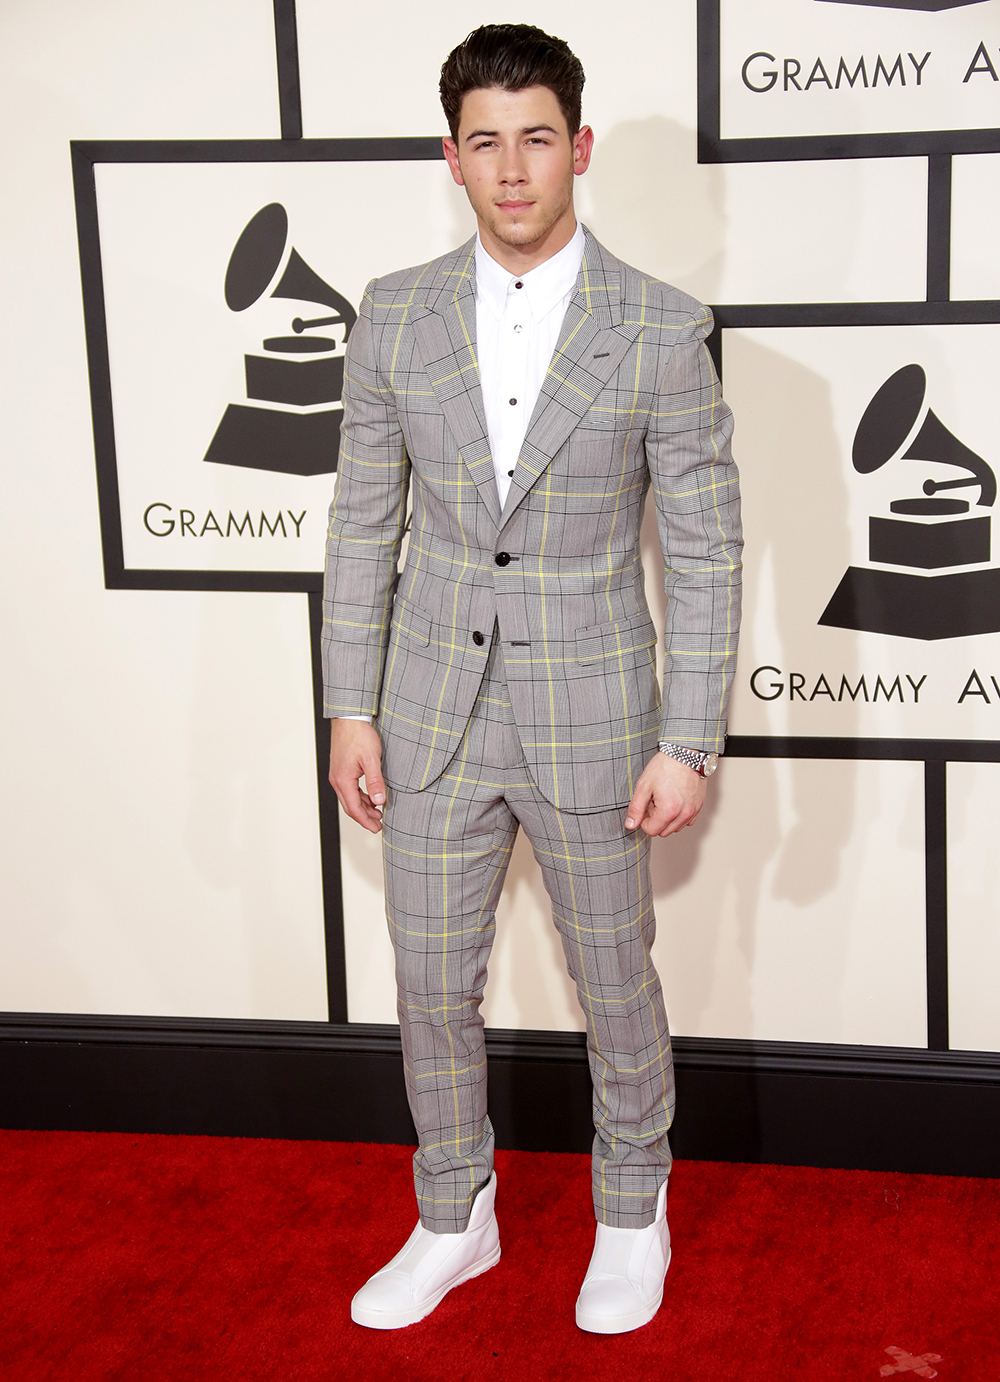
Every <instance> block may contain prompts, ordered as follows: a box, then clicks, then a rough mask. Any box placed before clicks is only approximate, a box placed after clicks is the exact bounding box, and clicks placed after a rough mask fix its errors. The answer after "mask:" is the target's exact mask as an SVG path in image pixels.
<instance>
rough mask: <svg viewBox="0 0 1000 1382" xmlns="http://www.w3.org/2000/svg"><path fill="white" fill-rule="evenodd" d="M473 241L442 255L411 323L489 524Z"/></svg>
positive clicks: (496, 509)
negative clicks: (433, 287)
mask: <svg viewBox="0 0 1000 1382" xmlns="http://www.w3.org/2000/svg"><path fill="white" fill-rule="evenodd" d="M475 253H476V242H475V240H471V241H469V243H468V244H466V245H463V246H462V248H461V249H459V250H456V251H455V253H454V254H452V255H448V256H447V258H446V259H445V260H444V261H443V262H442V264H441V267H440V269H439V271H438V280H439V283H440V289H439V291H438V293H437V295H436V296H434V295H431V296H429V297H428V300H427V306H426V308H424V309H421V308H418V307H415V308H414V309H413V310H412V316H411V319H412V321H413V330H414V333H415V334H416V338H417V344H418V345H419V348H420V357H421V359H422V361H423V364H424V368H425V369H426V371H427V375H428V378H429V379H430V382H431V387H432V388H433V390H434V393H435V396H436V397H437V400H438V403H439V404H440V405H441V411H442V412H443V413H444V416H445V419H446V421H447V423H448V426H449V427H450V428H451V431H452V435H453V436H454V438H455V441H456V442H457V444H458V449H459V453H460V455H461V458H462V461H463V462H464V464H465V467H466V469H467V470H468V472H469V474H470V475H471V476H472V479H473V481H474V482H475V485H476V488H477V489H478V490H479V493H480V495H481V497H482V500H483V503H484V504H485V505H486V507H487V510H488V511H489V514H490V517H491V518H492V519H493V521H494V523H496V524H499V522H500V499H499V496H498V495H497V482H496V474H495V473H494V469H493V456H492V452H491V450H490V442H489V436H488V433H487V428H486V411H485V409H484V407H483V390H482V384H481V382H480V378H479V361H478V358H477V355H476V296H475V264H476V259H475Z"/></svg>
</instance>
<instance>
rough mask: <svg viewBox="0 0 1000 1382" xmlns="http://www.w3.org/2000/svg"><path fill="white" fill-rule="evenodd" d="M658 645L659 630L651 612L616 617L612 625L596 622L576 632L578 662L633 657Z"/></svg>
mask: <svg viewBox="0 0 1000 1382" xmlns="http://www.w3.org/2000/svg"><path fill="white" fill-rule="evenodd" d="M655 645H656V629H655V628H654V627H653V621H652V619H650V617H649V615H648V614H637V615H634V616H633V617H632V618H631V619H614V620H612V621H611V622H610V623H608V624H592V625H591V626H590V627H589V628H586V629H577V631H576V656H577V661H578V662H596V661H598V659H600V658H604V657H618V656H619V655H621V656H623V657H624V656H633V655H634V654H635V653H637V652H642V651H645V650H646V649H648V648H652V647H655Z"/></svg>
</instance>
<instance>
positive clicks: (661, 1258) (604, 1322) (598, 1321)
mask: <svg viewBox="0 0 1000 1382" xmlns="http://www.w3.org/2000/svg"><path fill="white" fill-rule="evenodd" d="M669 1266H670V1230H669V1229H668V1228H667V1183H666V1181H664V1182H663V1184H662V1185H661V1186H660V1193H659V1194H658V1195H657V1197H656V1218H655V1219H654V1220H653V1222H652V1223H651V1224H650V1225H649V1227H648V1228H609V1227H608V1225H607V1224H601V1223H599V1224H598V1225H597V1240H596V1242H595V1243H594V1254H593V1256H592V1257H591V1259H590V1266H589V1267H588V1268H587V1275H586V1276H585V1277H584V1279H583V1286H582V1287H581V1288H580V1295H579V1297H578V1298H577V1302H576V1322H577V1325H578V1326H579V1327H580V1328H581V1329H586V1330H587V1331H588V1332H589V1333H591V1334H627V1333H628V1332H629V1330H632V1329H640V1328H641V1327H642V1326H643V1325H644V1324H648V1323H649V1321H650V1320H651V1319H652V1318H653V1316H654V1315H655V1314H656V1312H657V1310H659V1308H660V1301H661V1300H662V1299H663V1278H664V1277H665V1276H666V1274H667V1268H668V1267H669Z"/></svg>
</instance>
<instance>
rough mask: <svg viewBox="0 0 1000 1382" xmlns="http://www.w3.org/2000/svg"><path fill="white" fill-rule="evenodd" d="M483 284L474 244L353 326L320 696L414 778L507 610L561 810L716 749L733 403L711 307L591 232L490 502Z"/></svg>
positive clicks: (721, 725)
mask: <svg viewBox="0 0 1000 1382" xmlns="http://www.w3.org/2000/svg"><path fill="white" fill-rule="evenodd" d="M474 278H475V241H474V240H472V241H470V242H469V243H468V244H466V245H463V246H462V248H461V249H459V250H456V251H454V252H453V253H451V254H447V255H445V256H444V257H443V258H441V259H436V260H434V261H432V262H431V263H430V264H424V265H422V266H420V267H418V268H414V269H406V270H403V271H402V272H400V273H395V274H389V275H388V276H387V277H385V278H381V279H376V280H375V281H374V282H372V283H371V284H370V285H369V286H368V289H367V290H366V292H365V296H364V301H363V303H362V305H361V311H360V315H359V317H358V321H357V324H356V326H355V327H354V329H353V331H352V332H351V337H350V341H349V343H348V349H347V364H346V370H345V380H344V394H343V397H344V420H343V427H342V431H341V447H340V462H339V474H338V476H337V483H336V488H335V491H334V498H333V503H332V505H331V507H330V525H329V533H328V542H327V564H326V583H325V594H324V627H323V640H324V671H325V686H326V700H325V710H326V714H327V715H330V716H333V715H360V714H365V713H370V714H372V715H375V716H376V717H377V724H378V728H379V731H380V733H381V735H382V740H383V747H384V759H383V770H384V773H385V778H386V781H387V782H388V783H389V784H390V786H392V787H395V788H397V789H400V790H404V791H420V790H421V789H423V788H425V787H427V786H429V785H430V784H431V783H432V782H434V781H435V780H436V779H437V778H438V777H439V776H440V775H441V773H442V772H443V771H444V769H445V768H446V766H447V765H448V762H449V760H450V759H451V758H452V756H453V755H454V753H455V750H456V749H457V747H458V745H459V744H460V742H461V740H462V735H463V733H464V730H465V727H466V724H467V723H468V720H469V716H470V714H471V712H472V707H473V704H474V702H475V699H476V695H477V692H478V690H479V687H480V683H481V681H482V676H483V671H484V668H485V666H486V658H487V654H488V652H489V649H490V641H491V635H492V632H493V628H494V621H496V625H497V627H498V629H499V634H498V636H499V638H500V640H501V642H502V651H503V668H504V673H505V676H506V680H507V685H508V688H509V692H510V699H511V705H512V707H513V712H514V717H515V719H516V721H517V726H518V730H519V732H520V736H521V743H522V745H523V748H524V753H525V758H526V760H527V763H528V767H529V770H530V772H531V775H532V777H533V779H534V781H535V782H536V784H537V785H538V787H539V789H540V790H541V792H542V793H543V794H544V796H545V797H546V798H547V799H548V800H549V801H551V802H552V803H553V804H554V805H555V806H558V807H562V808H564V809H566V810H570V811H591V810H598V809H601V808H605V807H608V806H613V805H618V804H624V803H626V802H627V801H628V800H629V798H630V797H631V795H632V791H633V788H634V786H635V782H636V780H637V778H638V776H639V774H640V773H641V772H642V769H643V767H644V766H645V764H646V763H647V762H648V761H649V758H650V757H651V755H652V754H653V752H654V751H655V748H656V742H657V739H658V738H663V739H672V740H675V741H677V742H679V743H682V744H687V745H689V746H691V747H693V748H700V749H711V750H716V751H720V750H721V749H722V748H723V746H724V740H725V723H726V703H727V700H728V696H729V690H730V686H731V684H732V679H733V672H734V666H735V660H736V641H737V632H738V627H739V611H740V551H741V546H742V539H741V531H740V519H739V489H738V477H737V473H736V467H735V466H734V464H733V462H732V459H731V456H730V451H729V441H730V436H731V433H732V414H731V413H730V411H729V409H728V407H727V406H726V404H725V403H724V402H723V400H722V397H721V393H720V389H719V381H718V377H717V375H716V373H715V370H714V368H713V365H712V361H711V358H710V356H709V354H708V351H707V349H706V347H705V338H706V336H707V335H708V333H709V331H710V330H711V326H712V317H711V313H710V312H709V311H708V309H707V308H705V307H702V306H701V305H700V304H699V303H697V302H695V301H694V300H693V299H692V298H689V297H687V296H685V294H683V293H681V292H679V291H678V290H677V289H676V288H671V287H669V286H668V285H666V284H664V283H660V282H657V281H656V280H654V279H650V278H647V277H646V276H645V275H643V274H641V273H638V272H637V271H636V270H635V269H632V268H629V267H628V265H626V264H623V263H621V262H620V261H619V260H617V259H615V258H614V257H613V256H612V255H610V254H609V253H608V252H607V250H605V249H604V248H603V247H602V246H601V245H599V244H598V242H597V241H596V240H595V239H594V237H593V236H592V235H591V234H590V232H589V231H588V232H587V235H586V246H585V249H584V256H583V264H582V266H581V269H580V275H579V278H578V280H577V289H576V295H575V297H574V298H573V300H572V301H571V303H570V306H569V308H568V309H567V312H566V316H565V320H564V322H563V326H562V331H561V334H560V337H559V342H558V345H557V346H556V350H555V353H554V355H553V357H552V363H551V365H550V366H549V370H548V374H547V375H546V377H545V381H544V383H543V385H542V389H541V393H540V395H539V398H538V402H537V405H536V407H535V410H534V412H533V414H532V416H531V419H530V421H529V424H528V429H527V434H526V436H525V439H524V444H523V446H522V448H521V452H520V456H519V459H518V464H517V466H516V468H515V471H514V478H513V480H512V481H511V486H510V492H509V494H508V496H507V501H506V503H505V505H504V507H503V510H502V511H501V508H500V502H499V498H498V495H497V487H496V479H495V476H494V470H493V461H492V457H491V454H490V443H489V439H488V437H487V430H486V419H485V414H484V410H483V400H482V390H481V387H480V382H479V368H478V364H477V359H476V304H475V293H474V287H475V284H474ZM650 486H652V490H653V496H654V499H655V502H656V508H657V516H658V523H659V536H660V542H661V545H662V548H663V554H664V560H665V566H666V592H667V597H668V598H667V616H666V664H665V676H664V696H663V704H662V709H661V705H660V692H659V688H658V685H657V680H656V672H655V644H656V630H655V628H654V626H653V622H652V620H651V618H650V614H649V610H648V607H647V604H646V599H645V595H644V592H643V573H642V567H641V563H640V557H639V529H640V524H641V521H642V513H643V507H644V504H645V500H646V493H647V490H648V489H649V488H650ZM411 491H412V520H411V528H410V537H409V546H408V552H407V559H406V566H405V569H404V570H403V572H402V573H401V574H399V573H398V559H399V553H400V544H401V542H402V538H403V533H404V528H405V524H406V514H407V499H408V494H409V493H410V492H411Z"/></svg>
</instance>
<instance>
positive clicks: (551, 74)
mask: <svg viewBox="0 0 1000 1382" xmlns="http://www.w3.org/2000/svg"><path fill="white" fill-rule="evenodd" d="M584 80H585V78H584V75H583V66H582V64H581V62H580V59H579V58H578V57H577V56H576V54H575V53H573V52H572V50H571V49H570V47H569V44H568V43H564V42H563V40H562V39H561V38H553V37H552V36H551V35H550V34H547V33H545V32H544V30H542V29H536V28H535V26H534V25H533V24H484V25H483V26H482V27H481V28H479V29H473V31H472V33H471V34H469V36H468V38H466V39H465V40H464V41H463V42H462V43H460V44H459V45H458V47H457V48H454V49H452V51H451V52H450V53H449V54H448V56H447V58H446V59H445V61H444V66H443V67H442V68H441V85H440V91H441V104H442V105H443V106H444V113H445V115H446V117H447V119H448V128H449V129H450V130H451V137H452V139H457V138H458V122H459V118H460V116H461V114H462V100H463V98H464V97H465V94H466V92H468V91H476V90H479V89H481V88H484V87H491V86H494V87H500V88H501V90H503V91H523V90H524V89H525V87H529V86H547V87H548V88H549V90H550V91H551V92H552V94H553V95H554V96H555V98H556V100H557V101H558V102H559V109H560V110H561V111H562V113H563V115H564V116H565V117H566V124H567V125H568V126H569V132H570V136H571V137H572V136H573V135H575V134H576V133H577V131H578V130H579V128H580V97H581V95H582V93H583V83H584Z"/></svg>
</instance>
